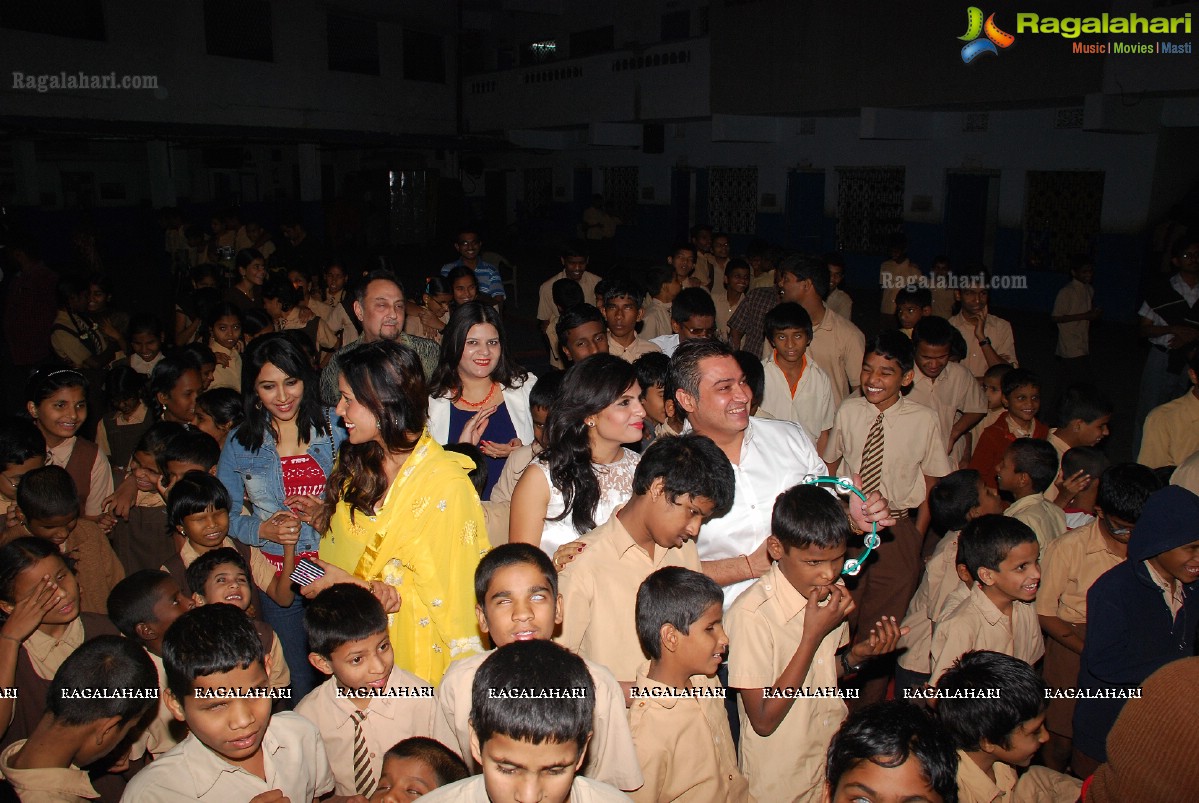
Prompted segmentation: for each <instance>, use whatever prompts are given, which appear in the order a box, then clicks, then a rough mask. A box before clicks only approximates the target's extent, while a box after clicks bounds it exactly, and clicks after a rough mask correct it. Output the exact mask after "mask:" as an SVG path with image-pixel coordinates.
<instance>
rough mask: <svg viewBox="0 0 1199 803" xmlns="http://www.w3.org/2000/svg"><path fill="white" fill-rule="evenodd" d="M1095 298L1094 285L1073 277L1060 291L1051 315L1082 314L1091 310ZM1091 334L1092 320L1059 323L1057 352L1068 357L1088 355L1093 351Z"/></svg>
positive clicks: (1060, 355)
mask: <svg viewBox="0 0 1199 803" xmlns="http://www.w3.org/2000/svg"><path fill="white" fill-rule="evenodd" d="M1094 299H1095V288H1094V287H1092V286H1091V285H1089V284H1083V283H1082V282H1080V281H1079V280H1078V279H1071V280H1070V283H1069V284H1067V285H1066V286H1065V287H1063V288H1062V289H1061V290H1059V291H1058V293H1057V298H1056V299H1055V300H1054V302H1053V312H1051V313H1050V315H1051V316H1053V317H1055V318H1056V317H1057V316H1059V315H1081V314H1082V313H1084V312H1090V311H1091V308H1092V307H1093V306H1094ZM1090 334H1091V322H1090V321H1071V322H1069V323H1059V324H1058V325H1057V351H1056V352H1055V353H1056V354H1057V356H1059V357H1065V358H1067V359H1069V358H1072V357H1085V356H1087V355H1088V354H1090V353H1091V343H1090Z"/></svg>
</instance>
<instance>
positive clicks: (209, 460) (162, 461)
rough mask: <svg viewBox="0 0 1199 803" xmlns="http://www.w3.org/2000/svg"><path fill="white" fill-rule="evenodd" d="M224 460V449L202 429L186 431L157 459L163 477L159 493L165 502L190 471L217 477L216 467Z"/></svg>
mask: <svg viewBox="0 0 1199 803" xmlns="http://www.w3.org/2000/svg"><path fill="white" fill-rule="evenodd" d="M220 459H221V445H220V444H219V443H217V442H216V438H214V437H212V436H211V435H209V434H208V433H207V432H202V431H200V430H198V429H194V428H193V429H186V430H184V431H183V432H180V433H179V434H177V435H175V436H174V437H172V438H171V439H170V440H168V441H167V442H166V445H165V446H164V447H163V449H162V451H160V452H159V453H158V455H157V463H158V471H159V472H160V474H161V480H160V481H159V485H158V489H159V492H160V493H161V494H162V498H163V499H164V500H165V499H166V497H167V494H168V493H170V491H171V486H172V485H174V484H175V483H176V482H177V481H178V480H179V478H180V477H182V476H183V475H184V474H186V473H187V472H189V471H203V472H206V473H208V474H211V475H213V476H214V477H215V476H216V464H217V462H219V461H220Z"/></svg>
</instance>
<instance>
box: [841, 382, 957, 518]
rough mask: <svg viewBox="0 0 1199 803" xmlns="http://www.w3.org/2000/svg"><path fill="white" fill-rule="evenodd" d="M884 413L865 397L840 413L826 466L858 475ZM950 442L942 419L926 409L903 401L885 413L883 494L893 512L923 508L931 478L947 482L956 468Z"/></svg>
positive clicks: (845, 405)
mask: <svg viewBox="0 0 1199 803" xmlns="http://www.w3.org/2000/svg"><path fill="white" fill-rule="evenodd" d="M878 413H879V410H878V408H877V407H875V406H874V405H873V404H871V403H870V402H868V401H866V399H864V398H862V397H861V396H854V397H851V398H848V399H846V400H845V401H843V402H842V403H841V406H840V407H839V408H837V416H836V419H835V420H834V423H833V431H832V432H831V433H830V434H829V438H828V444H827V445H826V446H825V447H824V454H823V455H821V456H822V457H823V458H824V462H826V463H831V464H833V465H836V464H837V462H838V461H842V462H841V469H842V473H844V474H846V475H847V476H853V475H854V474H857V473H858V472H859V471H860V470H861V467H862V449H863V448H864V447H865V446H866V438H867V436H868V435H869V434H870V428H871V427H872V426H874V421H875V419H876V418H878ZM944 443H945V438H944V437H943V436H942V435H941V424H940V423H939V422H938V420H937V414H936V413H935V412H933V410H932V409H931V408H929V407H925V406H924V405H923V404H917V403H916V402H913V401H911V400H910V399H907V398H904V397H902V396H901V397H900V398H899V400H898V401H896V402H895V404H892V405H891V406H890V407H888V408H887V410H886V411H885V412H884V413H883V472H882V481H881V483H880V485H879V493H881V494H882V495H883V496H885V497H886V498H887V499H888V500H889V501H890V503H891V509H892V510H906V509H910V508H914V507H920V505H921V503H923V502H924V500H925V497H926V496H927V488H926V486H925V483H924V478H925V476H929V477H944V476H945V475H946V474H948V473H950V472H951V471H952V470H953V468H952V466H950V464H949V455H947V454H945V448H944V445H943V444H944Z"/></svg>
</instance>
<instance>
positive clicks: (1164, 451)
mask: <svg viewBox="0 0 1199 803" xmlns="http://www.w3.org/2000/svg"><path fill="white" fill-rule="evenodd" d="M1197 393H1199V390H1197V389H1196V388H1193V387H1192V388H1191V389H1190V390H1188V391H1187V392H1186V393H1185V394H1183V395H1182V396H1179V397H1178V398H1177V399H1174V400H1173V401H1168V402H1166V403H1165V404H1163V405H1160V406H1158V407H1154V408H1153V409H1152V410H1150V411H1149V415H1147V416H1145V432H1144V434H1143V435H1142V436H1141V453H1140V455H1139V456H1138V457H1137V462H1138V463H1140V464H1141V465H1143V466H1149V468H1161V467H1162V466H1177V465H1179V464H1181V463H1182V462H1183V461H1185V460H1186V459H1187V458H1188V457H1190V456H1191V455H1192V454H1194V453H1195V452H1196V451H1199V395H1196V394H1197Z"/></svg>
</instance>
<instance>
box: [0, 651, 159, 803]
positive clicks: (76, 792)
mask: <svg viewBox="0 0 1199 803" xmlns="http://www.w3.org/2000/svg"><path fill="white" fill-rule="evenodd" d="M157 687H158V683H157V678H156V676H155V674H154V665H153V664H152V663H150V659H149V658H147V657H146V654H145V652H143V651H142V650H141V649H140V648H139V647H138V646H137V645H136V644H134V643H132V642H130V641H128V640H126V639H123V638H121V637H120V636H97V637H96V638H93V639H91V640H90V641H86V642H84V643H83V644H82V645H80V646H79V647H78V648H77V649H76V650H75V651H74V652H72V653H71V654H70V655H69V656H67V658H66V660H65V661H63V662H62V665H61V666H60V667H59V668H58V671H57V672H55V673H54V679H53V680H52V681H51V682H50V688H49V691H48V692H47V694H46V713H45V714H44V715H43V716H42V718H41V720H40V721H39V722H38V724H37V727H36V728H34V731H33V733H31V734H30V735H29V738H28V739H21V740H19V741H16V742H13V743H12V744H10V745H9V746H8V747H7V748H5V750H4V752H3V753H0V777H2V778H4V779H6V780H7V781H8V782H9V783H10V784H12V788H13V790H14V791H15V792H16V793H17V795H18V796H19V797H20V798H21V800H22V801H27V802H28V803H34V802H35V801H51V800H53V801H74V802H75V803H83V801H85V800H89V799H94V798H98V797H100V794H99V793H98V792H97V791H96V790H95V789H94V788H93V787H92V783H91V780H90V779H89V778H88V773H87V770H82V769H80V767H86V766H88V765H91V764H94V763H95V762H97V761H99V760H100V759H102V758H104V757H105V756H107V755H109V754H110V753H111V752H112V751H113V750H114V749H115V748H116V747H117V746H118V745H119V744H120V743H121V742H122V741H123V740H124V739H125V737H126V736H127V735H128V733H129V732H130V731H131V730H132V729H133V728H134V727H135V726H136V725H137V724H138V723H139V722H140V721H141V719H142V717H143V716H144V715H145V714H146V712H147V711H149V709H150V708H151V706H153V705H155V704H156V698H155V697H153V696H151V693H152V692H154V691H155V690H156V689H157ZM130 691H135V692H139V693H137V694H121V692H130ZM97 692H100V693H99V694H97Z"/></svg>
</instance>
